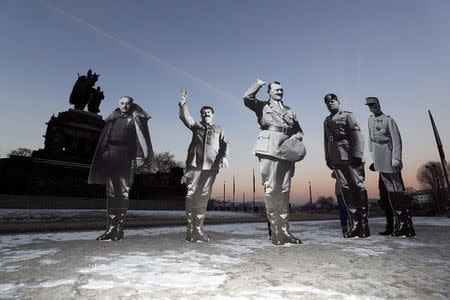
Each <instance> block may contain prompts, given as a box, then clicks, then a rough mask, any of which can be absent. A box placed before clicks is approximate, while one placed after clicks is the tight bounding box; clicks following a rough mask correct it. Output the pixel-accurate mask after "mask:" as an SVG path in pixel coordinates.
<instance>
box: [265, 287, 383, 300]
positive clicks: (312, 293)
mask: <svg viewBox="0 0 450 300" xmlns="http://www.w3.org/2000/svg"><path fill="white" fill-rule="evenodd" d="M269 290H271V291H280V292H283V293H301V296H302V298H310V297H319V298H324V297H327V298H328V297H330V298H331V299H346V300H353V299H354V300H360V299H370V300H378V299H382V298H377V297H367V296H362V295H347V294H343V293H340V292H338V291H335V290H331V289H320V288H316V287H313V286H308V285H302V284H296V285H295V286H292V285H279V286H273V287H269Z"/></svg>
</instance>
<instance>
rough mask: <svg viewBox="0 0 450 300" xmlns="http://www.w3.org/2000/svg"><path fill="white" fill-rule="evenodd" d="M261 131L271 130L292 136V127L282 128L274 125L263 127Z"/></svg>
mask: <svg viewBox="0 0 450 300" xmlns="http://www.w3.org/2000/svg"><path fill="white" fill-rule="evenodd" d="M261 130H270V131H277V132H282V133H285V134H287V135H292V134H293V132H292V129H291V128H290V127H281V126H274V125H263V126H261Z"/></svg>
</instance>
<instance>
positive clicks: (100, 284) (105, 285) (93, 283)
mask: <svg viewBox="0 0 450 300" xmlns="http://www.w3.org/2000/svg"><path fill="white" fill-rule="evenodd" d="M116 286H117V283H116V282H114V281H106V280H95V279H89V281H88V283H86V284H83V285H81V286H80V288H81V289H90V290H107V289H111V288H113V287H116Z"/></svg>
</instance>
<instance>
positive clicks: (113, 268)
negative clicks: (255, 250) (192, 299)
mask: <svg viewBox="0 0 450 300" xmlns="http://www.w3.org/2000/svg"><path fill="white" fill-rule="evenodd" d="M107 258H109V260H108V261H106V260H104V259H99V258H98V257H93V258H91V259H92V260H93V261H95V262H96V263H95V264H94V265H93V266H92V267H89V268H84V269H80V270H79V271H78V272H79V273H81V274H89V275H91V276H95V277H96V278H98V279H95V280H94V279H91V280H90V282H89V283H88V285H85V286H83V288H91V289H94V288H96V287H98V288H99V289H103V288H109V285H105V284H103V283H102V282H105V279H106V278H108V279H110V278H113V279H114V281H112V282H113V283H114V284H115V286H117V287H121V286H122V287H126V286H133V288H135V289H137V290H138V291H141V292H147V293H148V292H149V291H161V290H171V289H182V290H184V289H188V288H189V287H192V286H195V287H196V290H208V291H211V290H214V289H217V288H218V287H219V286H220V285H221V284H223V283H224V282H225V280H226V279H227V275H226V273H225V272H224V271H223V268H221V267H220V266H221V265H225V264H238V263H239V262H240V260H239V259H237V258H231V257H228V256H226V255H223V254H222V255H211V254H206V253H201V252H198V251H192V250H191V251H174V250H170V251H165V252H163V253H159V254H157V255H155V254H153V253H142V252H135V253H130V254H127V255H121V256H119V257H117V256H116V255H111V256H107ZM205 266H207V267H205ZM96 281H99V282H100V284H96Z"/></svg>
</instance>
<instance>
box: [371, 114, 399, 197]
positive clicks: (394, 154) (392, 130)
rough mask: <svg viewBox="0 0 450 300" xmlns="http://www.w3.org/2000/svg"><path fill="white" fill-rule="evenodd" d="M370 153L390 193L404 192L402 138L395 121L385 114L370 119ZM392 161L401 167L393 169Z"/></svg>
mask: <svg viewBox="0 0 450 300" xmlns="http://www.w3.org/2000/svg"><path fill="white" fill-rule="evenodd" d="M369 152H372V153H373V163H374V168H375V171H378V172H380V173H381V176H382V178H383V181H384V184H385V185H386V189H387V190H388V191H389V192H404V191H405V187H404V185H403V180H402V176H401V172H400V171H401V169H402V165H401V162H402V138H401V136H400V132H399V130H398V127H397V124H396V123H395V121H394V119H393V118H391V117H390V116H387V115H385V114H381V115H379V116H374V115H372V116H370V117H369ZM392 159H396V160H398V161H399V162H400V167H398V168H395V169H394V168H393V167H392Z"/></svg>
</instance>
